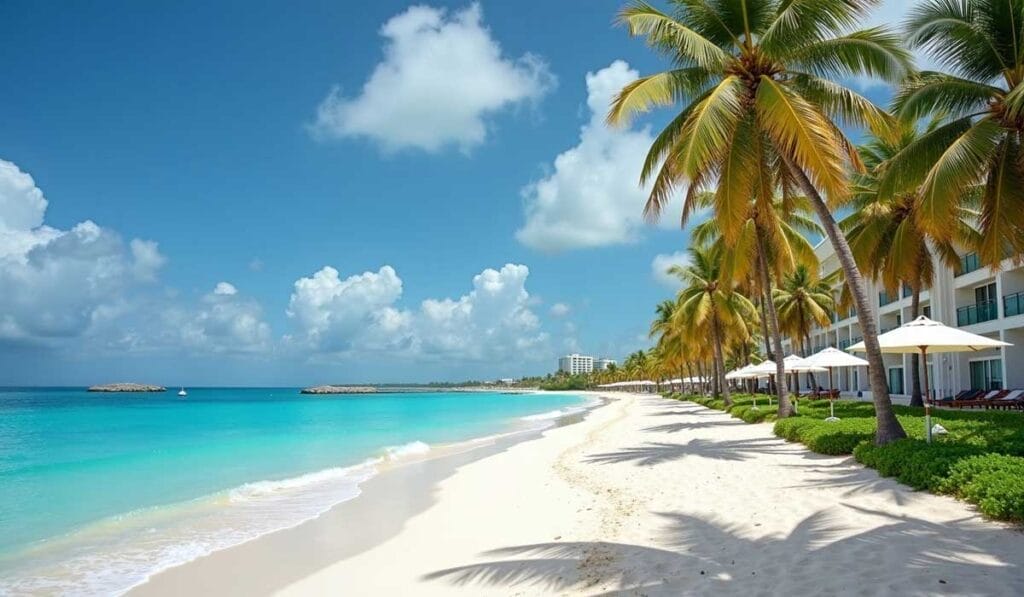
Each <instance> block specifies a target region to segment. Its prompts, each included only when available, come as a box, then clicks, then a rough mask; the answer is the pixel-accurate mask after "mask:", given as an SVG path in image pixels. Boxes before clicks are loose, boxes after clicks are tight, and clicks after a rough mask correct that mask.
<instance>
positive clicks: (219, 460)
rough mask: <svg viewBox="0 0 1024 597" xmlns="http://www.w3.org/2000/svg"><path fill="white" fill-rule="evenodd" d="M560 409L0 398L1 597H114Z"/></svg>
mask: <svg viewBox="0 0 1024 597" xmlns="http://www.w3.org/2000/svg"><path fill="white" fill-rule="evenodd" d="M584 403H585V399H584V398H582V397H578V396H571V395H551V394H502V393H484V392H480V393H462V392H458V393H441V392H438V393H396V394H384V393H382V394H372V395H359V396H303V395H300V394H299V393H298V390H297V389H294V388H245V389H225V388H216V389H201V388H200V389H190V390H189V395H188V397H187V398H184V399H182V398H179V397H178V396H176V392H174V391H168V392H166V393H161V394H96V393H87V392H85V391H84V390H78V389H42V390H40V389H32V390H24V391H22V390H5V391H0V488H2V491H0V594H3V593H4V592H11V593H22V592H33V591H41V590H45V591H56V592H65V591H70V592H74V593H77V594H91V593H95V594H109V593H118V592H122V591H124V590H126V589H128V588H130V587H131V586H134V585H136V584H138V583H140V582H143V581H144V580H145V579H146V578H148V576H150V575H151V574H153V573H155V572H157V571H159V570H161V569H165V568H167V567H170V566H173V565H177V564H181V563H184V562H187V561H189V560H191V559H194V558H196V557H199V556H201V555H203V554H205V553H209V552H211V551H215V550H218V549H223V548H226V547H229V546H231V545H236V544H238V543H241V542H244V541H246V540H249V539H252V538H255V537H258V536H259V535H262V534H265V533H268V532H272V531H274V530H279V529H282V528H287V527H290V526H294V525H296V524H299V523H301V522H303V521H304V520H308V519H310V518H313V517H315V516H317V515H319V514H321V513H323V512H325V511H326V510H327V509H329V508H330V507H331V506H332V505H334V504H337V503H339V502H341V501H344V500H346V499H351V498H352V497H355V496H357V495H358V494H359V483H360V482H361V481H364V480H365V479H367V478H369V477H370V476H372V475H373V474H375V473H376V471H377V470H378V468H379V467H380V465H381V464H383V463H385V462H387V461H395V460H401V459H403V458H410V457H421V456H422V455H424V454H425V453H428V452H429V451H430V450H431V446H436V445H438V444H450V443H455V442H460V441H466V440H470V439H472V438H478V437H482V436H488V435H493V434H498V433H507V432H512V431H517V430H523V429H526V428H529V427H531V426H532V427H534V428H536V427H537V426H539V425H540V426H542V425H546V424H550V423H551V422H552V421H553V419H554V418H555V417H556V414H558V413H565V412H567V411H571V410H573V409H576V408H579V407H581V406H582V405H583V404H584Z"/></svg>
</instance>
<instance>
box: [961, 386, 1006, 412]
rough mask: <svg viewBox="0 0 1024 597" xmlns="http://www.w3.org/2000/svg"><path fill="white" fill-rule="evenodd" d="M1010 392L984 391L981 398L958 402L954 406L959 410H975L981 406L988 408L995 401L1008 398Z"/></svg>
mask: <svg viewBox="0 0 1024 597" xmlns="http://www.w3.org/2000/svg"><path fill="white" fill-rule="evenodd" d="M1008 393H1009V392H1007V391H1006V390H989V391H987V392H985V391H982V393H981V395H980V396H977V397H975V398H973V399H970V400H957V401H955V402H953V406H955V407H957V408H965V407H966V408H974V407H975V406H980V407H982V408H988V407H989V406H990V405H991V404H992V401H993V400H999V399H1000V398H1003V397H1004V396H1006V395H1007V394H1008Z"/></svg>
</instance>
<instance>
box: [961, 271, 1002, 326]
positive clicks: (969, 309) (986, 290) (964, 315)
mask: <svg viewBox="0 0 1024 597" xmlns="http://www.w3.org/2000/svg"><path fill="white" fill-rule="evenodd" d="M997 317H999V308H998V306H997V305H996V283H995V282H992V283H990V284H985V285H984V286H978V287H977V288H975V289H974V304H973V305H968V306H966V307H959V308H957V310H956V324H957V325H958V326H965V325H971V324H975V323H981V322H983V321H992V320H993V319H996V318H997Z"/></svg>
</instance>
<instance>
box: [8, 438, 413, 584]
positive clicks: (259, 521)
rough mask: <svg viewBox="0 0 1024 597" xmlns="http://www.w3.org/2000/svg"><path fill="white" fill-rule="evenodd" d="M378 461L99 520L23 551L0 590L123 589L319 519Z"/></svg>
mask: <svg viewBox="0 0 1024 597" xmlns="http://www.w3.org/2000/svg"><path fill="white" fill-rule="evenodd" d="M410 449H418V447H417V448H410ZM382 461H383V459H381V458H375V459H371V460H367V461H365V462H363V463H361V464H358V465H355V466H349V467H335V468H329V469H324V470H320V471H315V472H312V473H307V474H304V475H298V476H295V477H290V478H286V479H280V480H267V481H256V482H252V483H246V484H244V485H241V486H239V487H236V488H234V489H230V490H228V491H224V492H219V493H216V494H213V495H208V496H205V497H202V498H198V499H195V500H189V501H186V502H179V503H176V504H168V505H165V506H159V507H151V508H142V509H138V510H134V511H132V512H128V513H124V514H119V515H117V516H112V517H109V518H107V519H104V520H101V521H97V522H95V523H93V524H90V525H88V526H86V527H83V528H81V529H79V530H77V531H74V532H72V533H69V534H67V535H65V536H63V537H60V538H59V539H55V540H51V541H47V542H45V543H43V544H41V545H37V546H36V547H35V548H34V549H33V550H32V552H31V553H30V554H24V555H28V556H31V557H29V558H27V559H28V560H29V561H30V562H31V563H30V564H29V565H28V566H27V567H24V568H21V569H20V570H18V571H17V572H14V573H11V574H5V575H3V577H2V578H0V595H8V594H10V595H31V594H39V593H45V594H69V595H120V594H123V593H126V592H127V591H129V590H131V589H132V588H133V587H136V586H138V585H140V584H143V583H145V582H146V581H147V580H149V579H150V578H151V577H152V576H153V575H155V574H157V573H159V572H162V571H164V570H167V569H169V568H174V567H176V566H180V565H182V564H187V563H188V562H191V561H193V560H195V559H197V558H200V557H203V556H205V555H208V554H211V553H213V552H216V551H220V550H223V549H227V548H229V547H234V546H235V545H240V544H242V543H246V542H248V541H252V540H253V539H257V538H259V537H261V536H263V535H267V534H269V533H273V532H277V531H281V530H284V529H288V528H292V527H295V526H298V525H300V524H302V523H304V522H306V521H309V520H312V519H314V518H317V517H319V516H320V515H321V514H323V513H325V512H327V511H328V510H330V509H331V508H332V507H333V506H335V505H337V504H340V503H341V502H344V501H347V500H350V499H353V498H355V497H357V496H358V495H359V494H360V493H361V490H360V488H359V486H360V485H361V484H362V483H363V482H364V481H366V480H368V479H370V478H371V477H373V476H374V475H375V474H376V473H377V465H379V464H380V463H381V462H382Z"/></svg>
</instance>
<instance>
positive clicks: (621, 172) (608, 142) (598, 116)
mask: <svg viewBox="0 0 1024 597" xmlns="http://www.w3.org/2000/svg"><path fill="white" fill-rule="evenodd" d="M637 76H638V75H637V72H636V71H635V70H633V69H631V68H629V65H628V64H626V63H625V62H623V61H622V60H616V61H615V62H613V63H612V64H611V65H609V66H608V67H606V68H603V69H601V70H599V71H597V72H596V73H587V107H588V109H589V112H590V120H589V121H588V122H587V123H586V124H584V125H583V127H582V129H581V131H580V141H579V143H578V144H577V145H576V146H575V147H573V148H571V149H569V150H567V151H565V152H563V153H562V154H560V155H559V156H558V157H556V158H555V162H554V165H553V166H552V167H551V169H550V172H549V174H548V175H547V176H546V177H544V178H542V179H541V180H539V181H536V182H533V183H531V184H530V185H527V186H526V187H525V188H524V189H523V191H522V194H523V198H524V201H525V216H526V222H525V224H524V225H523V227H522V228H520V229H519V230H518V231H517V232H516V238H518V239H519V241H520V242H522V243H523V244H525V245H527V246H529V247H531V248H534V249H539V250H542V251H551V252H553V251H561V250H566V249H580V248H588V247H601V246H607V245H616V244H622V243H629V242H633V241H635V240H637V238H638V237H639V233H640V230H641V229H642V227H643V225H644V222H643V217H642V214H643V207H644V203H645V201H646V200H647V196H648V191H649V188H641V187H640V186H639V183H638V181H639V178H640V171H641V168H642V166H643V162H644V158H645V157H646V156H647V151H648V149H650V146H651V143H652V142H653V141H654V138H653V136H652V135H651V132H650V130H649V129H648V128H643V129H635V128H611V127H608V126H607V125H606V124H605V116H606V114H607V113H608V107H609V105H610V104H611V100H612V98H613V96H614V95H615V94H616V93H618V92H619V90H621V89H622V87H623V86H624V85H626V84H627V83H629V82H630V81H633V80H635V79H636V78H637ZM671 219H672V218H670V217H669V216H667V215H666V220H671ZM669 223H670V224H671V225H673V226H677V225H678V219H676V220H675V221H673V222H669Z"/></svg>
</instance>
